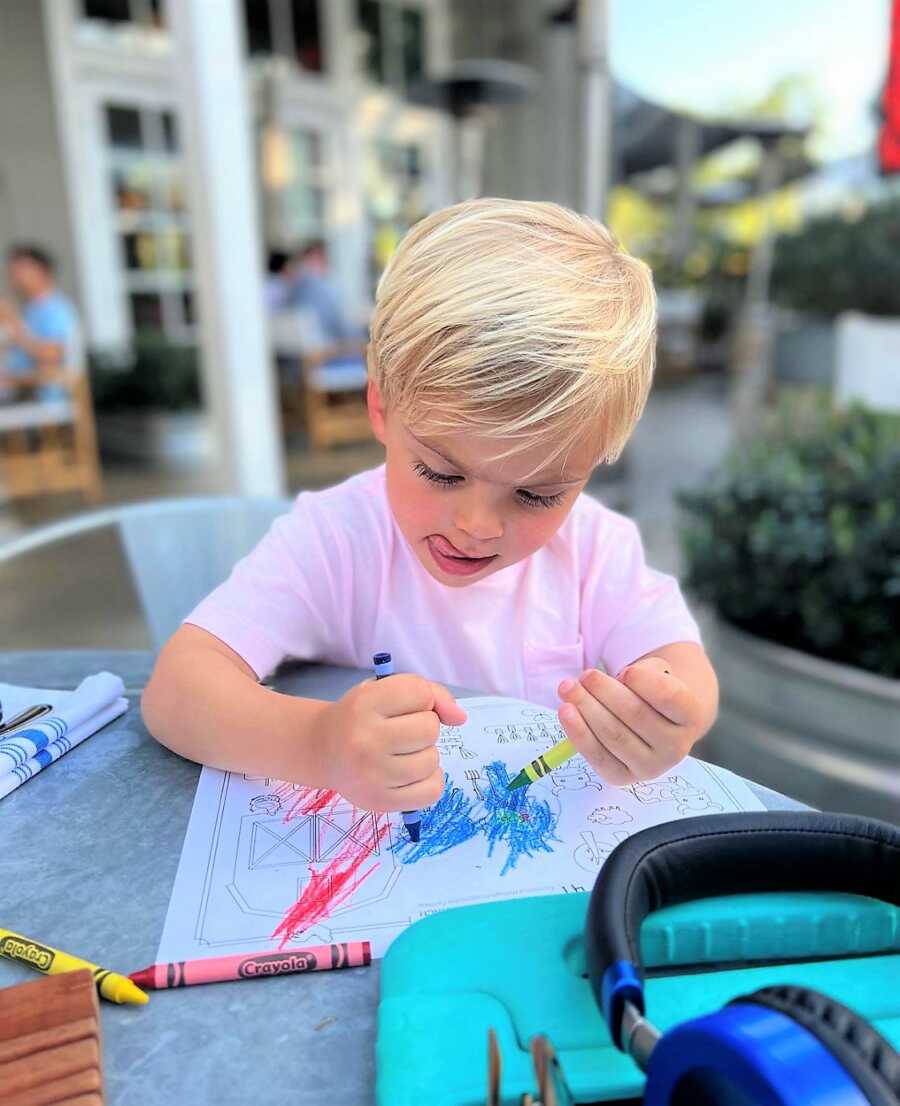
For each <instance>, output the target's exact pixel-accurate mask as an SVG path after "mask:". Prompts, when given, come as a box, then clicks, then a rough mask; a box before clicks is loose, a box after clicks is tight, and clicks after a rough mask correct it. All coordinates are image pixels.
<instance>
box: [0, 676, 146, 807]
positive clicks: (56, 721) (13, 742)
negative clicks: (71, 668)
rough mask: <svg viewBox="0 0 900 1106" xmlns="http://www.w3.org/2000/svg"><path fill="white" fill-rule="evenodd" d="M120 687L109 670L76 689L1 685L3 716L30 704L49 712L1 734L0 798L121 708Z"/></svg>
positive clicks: (123, 706) (123, 703)
mask: <svg viewBox="0 0 900 1106" xmlns="http://www.w3.org/2000/svg"><path fill="white" fill-rule="evenodd" d="M124 691H125V686H124V684H123V683H122V680H121V678H120V677H119V676H114V675H113V674H112V673H111V672H98V673H97V674H96V675H95V676H88V677H87V678H86V679H84V680H82V681H81V683H80V684H79V685H78V687H77V688H76V689H75V691H47V690H44V689H41V688H27V687H16V686H14V685H12V684H0V702H2V703H3V714H4V718H7V719H9V718H12V717H13V716H14V715H16V714H18V713H19V711H21V710H24V709H25V708H26V707H28V706H31V705H32V704H34V703H52V704H53V710H52V711H51V712H50V713H49V714H45V715H44V716H43V717H42V718H39V719H37V720H36V721H35V722H33V723H31V724H30V725H27V726H25V727H23V728H22V729H18V730H14V731H13V732H12V733H11V734H9V735H8V736H6V737H3V736H0V799H2V798H4V797H5V796H6V795H8V794H9V793H10V792H11V791H15V789H16V788H17V787H21V785H22V784H23V783H25V781H26V780H30V779H31V777H32V776H34V775H36V774H37V773H38V772H40V771H42V770H43V769H44V768H46V767H47V765H48V764H52V763H53V762H54V761H55V760H59V758H60V757H61V756H63V755H64V754H65V753H67V752H68V751H69V750H70V749H73V748H74V747H75V746H76V745H79V744H81V742H82V741H84V740H85V739H86V738H88V737H90V736H91V735H92V734H94V733H96V732H97V730H99V729H101V727H103V726H105V725H106V724H107V723H108V722H111V721H112V720H113V719H114V718H118V716H119V715H120V714H122V713H124V711H125V710H127V709H128V700H127V699H125V697H124Z"/></svg>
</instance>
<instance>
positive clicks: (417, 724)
mask: <svg viewBox="0 0 900 1106" xmlns="http://www.w3.org/2000/svg"><path fill="white" fill-rule="evenodd" d="M378 733H379V745H380V747H381V748H383V749H385V750H386V751H387V752H389V753H397V754H400V755H402V754H404V753H418V752H421V750H422V749H428V748H433V747H434V746H435V745H436V744H437V739H438V738H439V737H440V734H441V724H440V722H439V721H438V716H437V715H436V714H435V713H434V711H433V710H420V711H418V712H417V713H416V714H403V715H400V716H398V717H396V718H390V719H385V721H384V722H382V723H380V724H379V730H378ZM382 740H383V742H384V744H383V745H381V741H382Z"/></svg>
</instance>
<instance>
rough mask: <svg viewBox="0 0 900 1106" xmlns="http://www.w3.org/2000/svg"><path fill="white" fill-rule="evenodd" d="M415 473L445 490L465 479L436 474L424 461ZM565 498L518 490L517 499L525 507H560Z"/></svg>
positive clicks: (442, 473) (563, 494)
mask: <svg viewBox="0 0 900 1106" xmlns="http://www.w3.org/2000/svg"><path fill="white" fill-rule="evenodd" d="M413 471H414V472H415V473H416V475H417V476H420V477H421V478H422V479H423V480H428V481H430V482H431V483H432V484H441V485H443V486H444V487H445V488H447V487H454V486H455V485H457V484H461V483H462V482H463V480H464V479H465V477H463V476H455V475H451V474H450V473H447V472H435V470H434V469H433V468H429V467H428V465H426V464H425V462H424V461H416V463H415V464H414V465H413ZM565 497H566V493H565V492H557V493H556V495H538V494H537V493H536V492H530V491H528V490H527V488H517V489H516V499H518V501H519V502H520V503H521V504H522V506H524V507H558V506H559V504H560V503H562V501H563V500H564V499H565Z"/></svg>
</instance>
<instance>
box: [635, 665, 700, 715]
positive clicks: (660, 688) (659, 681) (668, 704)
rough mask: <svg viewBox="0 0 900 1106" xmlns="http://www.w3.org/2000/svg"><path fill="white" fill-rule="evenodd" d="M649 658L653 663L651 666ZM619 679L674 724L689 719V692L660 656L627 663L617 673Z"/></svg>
mask: <svg viewBox="0 0 900 1106" xmlns="http://www.w3.org/2000/svg"><path fill="white" fill-rule="evenodd" d="M651 661H652V662H656V663H654V664H653V665H652V666H651ZM619 681H620V682H621V683H623V684H624V685H625V686H626V687H627V688H630V689H631V690H632V691H633V692H634V693H635V695H639V696H640V697H641V698H642V699H643V700H644V702H646V703H649V704H650V706H651V707H653V709H654V710H656V711H659V713H660V714H661V715H662V716H663V717H664V718H668V720H669V721H670V722H674V723H675V725H676V726H684V725H687V724H688V723H690V722H691V720H692V716H693V711H692V709H691V708H692V705H693V696H692V694H691V691H690V689H689V688H688V687H687V685H686V684H684V683H682V681H681V680H679V679H678V677H677V676H674V675H672V673H671V672H670V671H669V670H668V667H667V665H666V664H665V662H664V661H663V659H662V657H648V658H647V660H645V661H641V662H640V664H631V665H629V666H628V667H627V668H626V669H625V670H624V671H623V672H622V673H620V675H619Z"/></svg>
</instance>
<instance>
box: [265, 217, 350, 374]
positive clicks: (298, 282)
mask: <svg viewBox="0 0 900 1106" xmlns="http://www.w3.org/2000/svg"><path fill="white" fill-rule="evenodd" d="M266 305H267V307H268V310H269V312H270V314H271V315H272V316H273V319H274V320H275V321H279V320H284V319H285V318H286V317H290V316H295V317H296V323H297V325H298V326H299V327H300V329H301V330H302V332H303V342H302V345H303V347H304V348H305V349H306V350H309V351H312V350H315V351H317V352H324V353H325V354H326V356H325V358H324V360H323V361H322V368H323V369H328V370H337V371H338V372H341V373H344V372H345V373H346V374H347V375H348V376H350V377H352V378H356V377H359V378H360V380H361V386H362V387H364V386H365V336H364V334H363V331H362V329H361V328H360V327H358V326H356V325H354V324H353V323H352V322H351V321H350V320H349V318H348V317H347V314H346V312H345V311H344V309H343V307H342V304H341V297H340V292H339V290H338V288H337V286H336V285H335V284H334V283H333V282H332V281H331V279H330V278H329V276H328V254H327V249H326V246H325V243H324V242H323V241H322V240H321V239H318V238H317V239H313V240H312V241H310V242H307V243H306V245H304V246H303V247H301V248H300V249H299V250H296V251H295V252H294V253H291V254H286V253H280V252H277V251H276V252H273V253H272V254H270V255H269V277H268V280H267V282H266Z"/></svg>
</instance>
